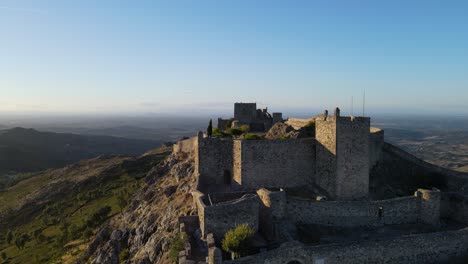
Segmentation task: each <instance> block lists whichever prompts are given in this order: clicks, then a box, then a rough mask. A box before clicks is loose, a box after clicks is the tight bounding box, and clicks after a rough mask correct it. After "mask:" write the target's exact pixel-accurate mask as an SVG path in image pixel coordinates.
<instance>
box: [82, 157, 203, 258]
mask: <svg viewBox="0 0 468 264" xmlns="http://www.w3.org/2000/svg"><path fill="white" fill-rule="evenodd" d="M193 172H194V162H193V159H191V158H189V157H187V158H181V157H179V156H176V155H171V156H169V157H168V158H167V159H166V160H165V161H164V162H162V163H160V164H159V165H157V166H156V167H154V168H152V169H151V170H150V171H149V172H148V174H147V177H146V179H145V180H146V184H145V185H144V186H143V187H142V188H141V190H140V191H139V192H138V193H137V194H136V195H135V197H134V199H133V201H132V202H131V204H130V206H129V207H128V208H127V209H126V210H125V211H124V212H123V214H122V215H119V216H118V217H115V218H114V219H112V220H111V221H110V222H109V223H108V224H107V226H106V227H105V228H103V229H102V231H101V233H102V234H98V235H97V236H96V238H95V240H94V241H93V242H92V243H91V246H90V247H89V248H88V250H87V255H88V256H90V257H89V259H88V261H89V262H91V263H109V264H113V263H119V254H120V252H121V251H122V250H124V249H126V248H127V249H128V251H129V259H128V260H127V262H126V263H132V264H133V263H139V264H149V263H167V262H169V259H168V251H169V249H170V247H171V241H172V239H173V238H174V237H175V236H176V234H177V232H178V217H179V216H183V215H188V214H190V212H192V211H193V210H194V209H193V208H192V203H191V198H190V190H191V189H193V188H194V186H195V182H196V181H195V177H194V175H193Z"/></svg>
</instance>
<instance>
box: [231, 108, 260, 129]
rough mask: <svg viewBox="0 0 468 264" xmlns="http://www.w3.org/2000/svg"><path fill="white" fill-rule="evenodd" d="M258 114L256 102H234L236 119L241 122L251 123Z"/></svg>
mask: <svg viewBox="0 0 468 264" xmlns="http://www.w3.org/2000/svg"><path fill="white" fill-rule="evenodd" d="M256 116H257V104H256V103H235V104H234V119H235V120H237V121H239V122H240V123H241V124H250V123H252V122H253V121H255V118H256Z"/></svg>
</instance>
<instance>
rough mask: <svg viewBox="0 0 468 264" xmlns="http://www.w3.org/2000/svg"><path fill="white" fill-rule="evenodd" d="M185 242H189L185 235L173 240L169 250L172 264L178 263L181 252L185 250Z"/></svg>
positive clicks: (179, 235) (180, 234) (177, 236)
mask: <svg viewBox="0 0 468 264" xmlns="http://www.w3.org/2000/svg"><path fill="white" fill-rule="evenodd" d="M185 240H187V235H186V234H185V233H179V234H177V235H176V236H175V237H174V238H173V239H172V241H171V248H170V249H169V258H170V259H171V261H172V263H178V259H179V252H180V251H182V250H184V242H185Z"/></svg>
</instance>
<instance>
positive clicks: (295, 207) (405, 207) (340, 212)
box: [287, 196, 420, 227]
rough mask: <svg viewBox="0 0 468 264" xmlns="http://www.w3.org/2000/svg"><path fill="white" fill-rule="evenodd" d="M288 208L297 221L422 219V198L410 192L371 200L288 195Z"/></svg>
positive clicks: (367, 223) (378, 223) (374, 223)
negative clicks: (405, 195)
mask: <svg viewBox="0 0 468 264" xmlns="http://www.w3.org/2000/svg"><path fill="white" fill-rule="evenodd" d="M287 211H288V215H289V217H290V219H291V221H292V222H294V223H296V224H299V223H300V224H318V225H326V226H347V227H353V226H381V225H395V224H408V223H417V222H418V221H419V217H420V199H419V198H418V197H416V196H408V197H402V198H395V199H389V200H382V201H370V202H369V201H312V200H301V199H297V198H288V205H287ZM379 212H380V213H379Z"/></svg>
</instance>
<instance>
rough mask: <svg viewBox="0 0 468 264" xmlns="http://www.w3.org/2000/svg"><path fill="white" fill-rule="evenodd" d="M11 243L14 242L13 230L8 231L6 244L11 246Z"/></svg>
mask: <svg viewBox="0 0 468 264" xmlns="http://www.w3.org/2000/svg"><path fill="white" fill-rule="evenodd" d="M11 241H13V232H11V230H8V232H7V234H6V242H7V244H11Z"/></svg>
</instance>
